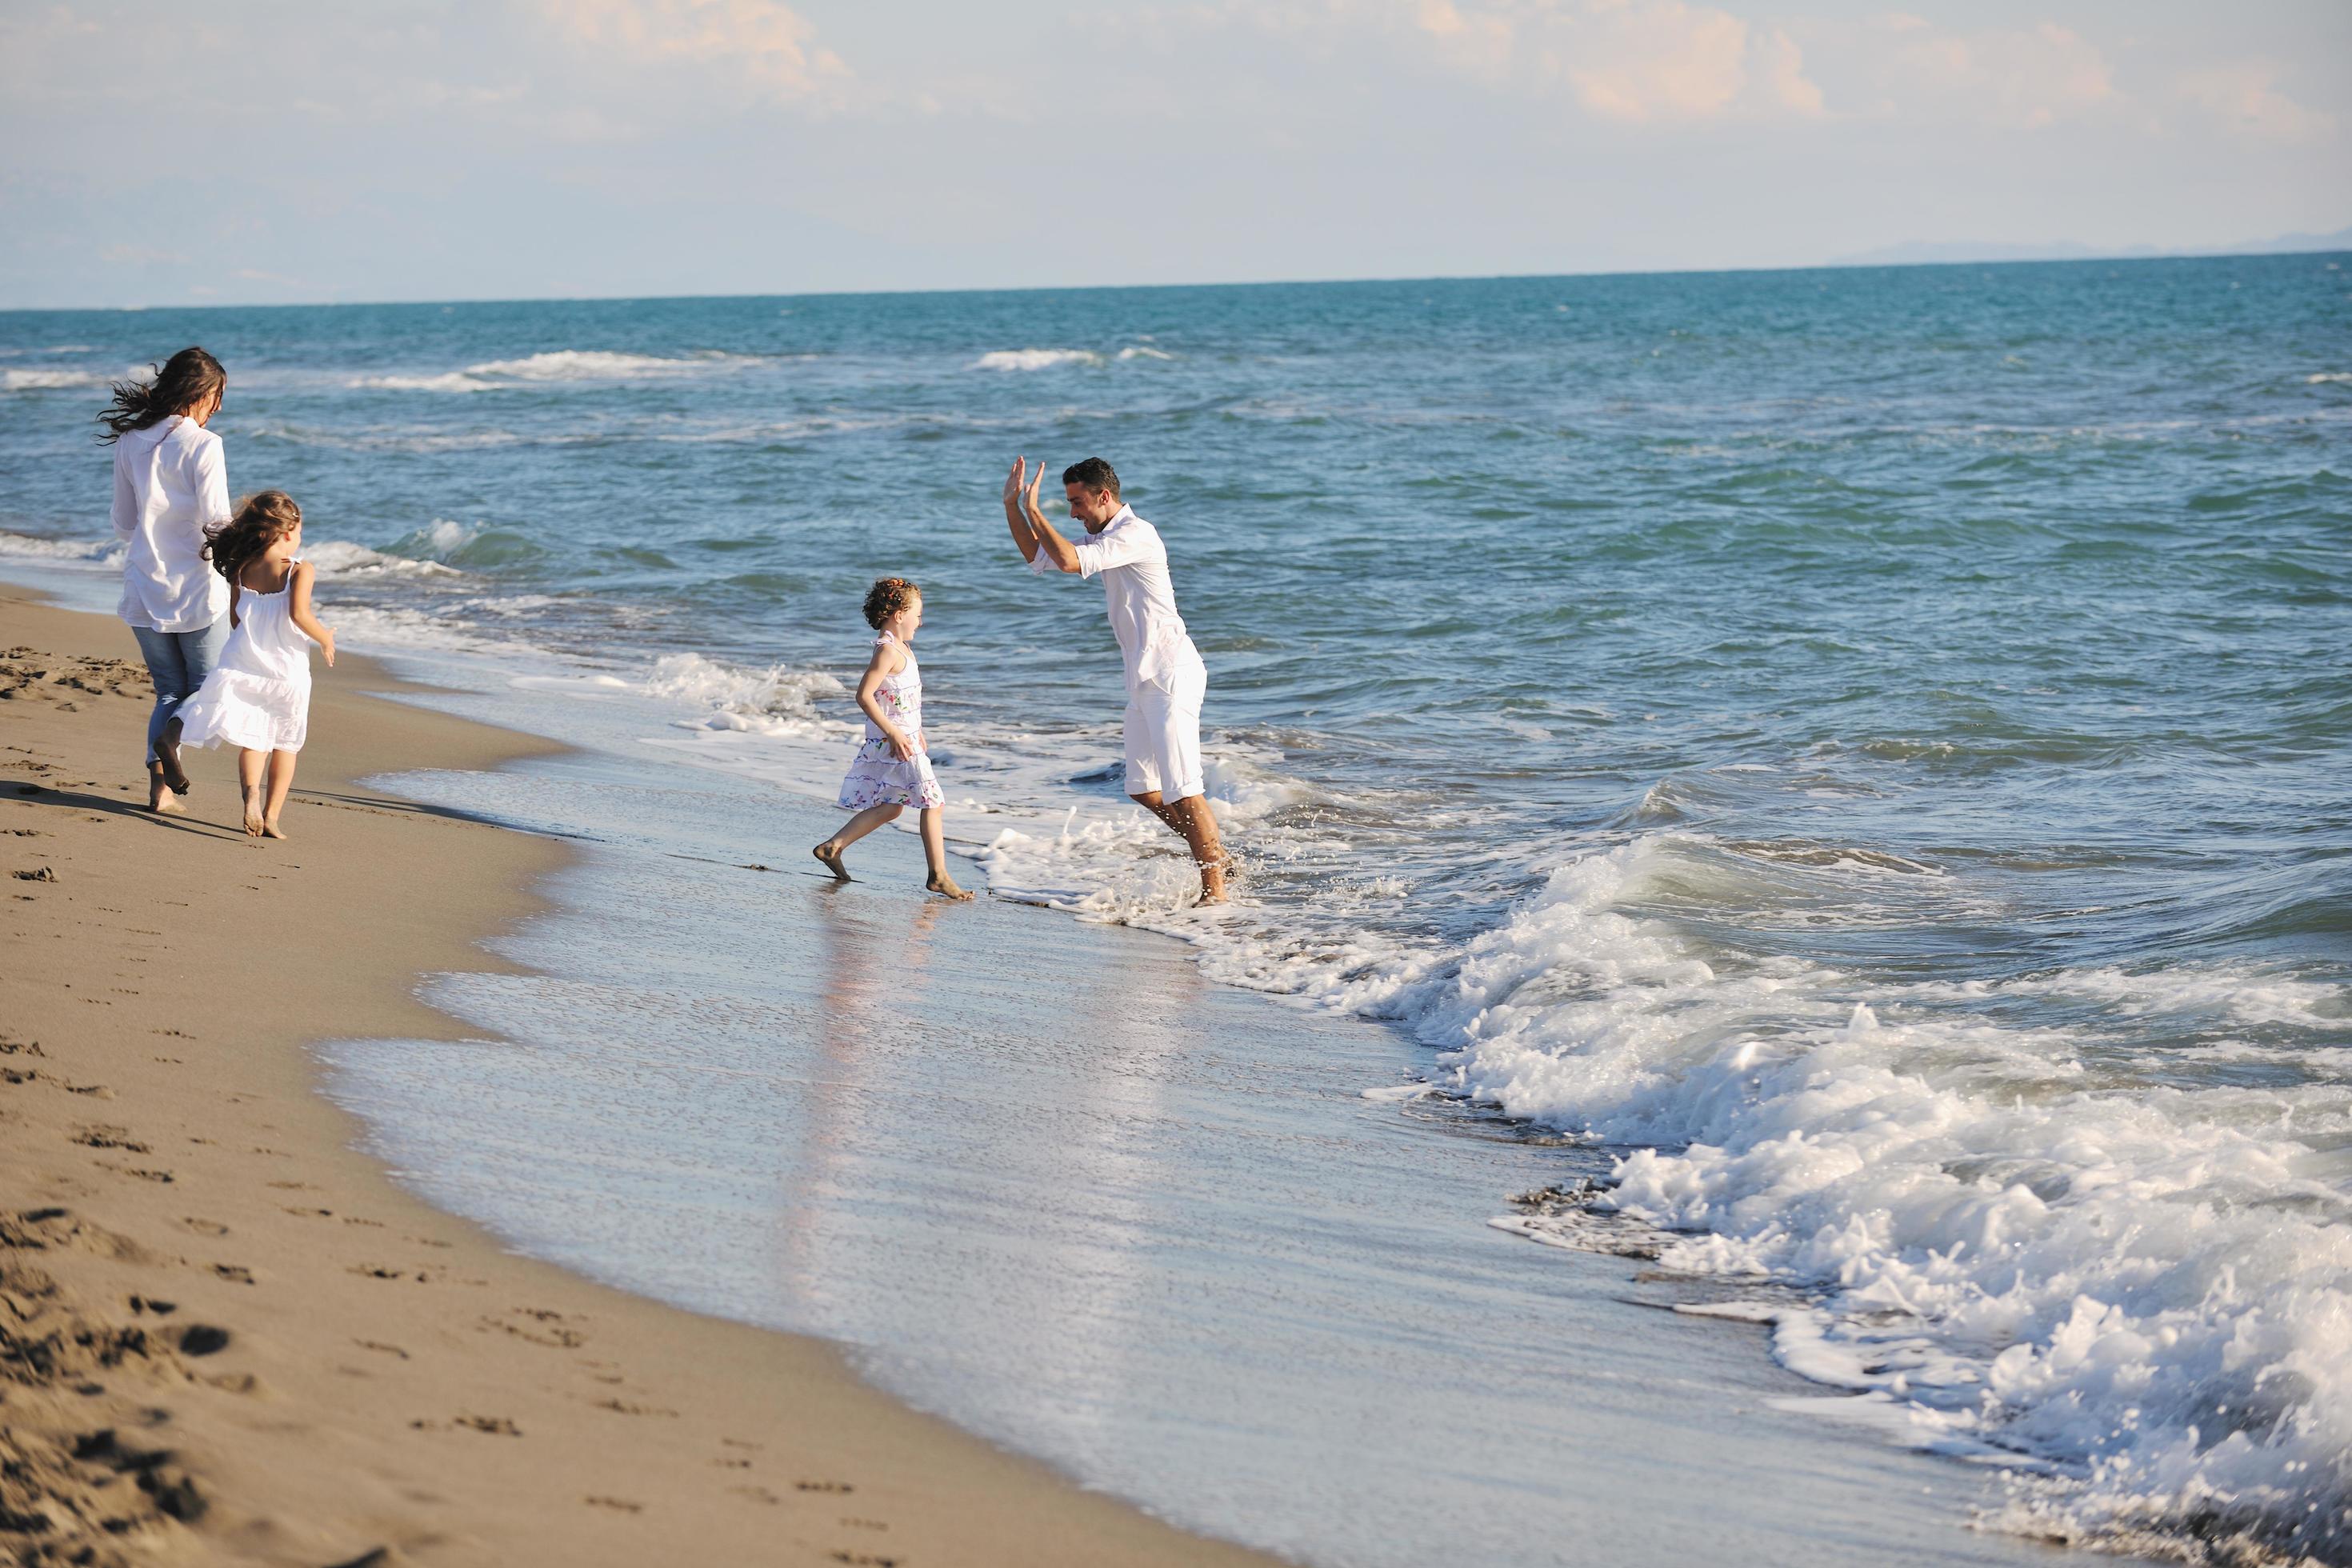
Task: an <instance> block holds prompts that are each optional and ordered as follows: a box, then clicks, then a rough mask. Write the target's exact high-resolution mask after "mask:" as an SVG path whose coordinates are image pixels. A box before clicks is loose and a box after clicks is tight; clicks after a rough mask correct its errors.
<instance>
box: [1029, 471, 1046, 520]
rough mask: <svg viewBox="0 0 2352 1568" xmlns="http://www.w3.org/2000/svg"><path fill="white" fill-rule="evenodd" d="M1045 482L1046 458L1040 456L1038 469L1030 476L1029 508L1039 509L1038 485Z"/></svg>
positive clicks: (1032, 509)
mask: <svg viewBox="0 0 2352 1568" xmlns="http://www.w3.org/2000/svg"><path fill="white" fill-rule="evenodd" d="M1044 483H1045V458H1038V459H1037V471H1036V472H1035V473H1034V474H1032V475H1030V476H1029V510H1031V511H1032V512H1034V511H1036V510H1038V506H1037V487H1038V486H1039V485H1042V484H1044Z"/></svg>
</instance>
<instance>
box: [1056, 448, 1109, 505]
mask: <svg viewBox="0 0 2352 1568" xmlns="http://www.w3.org/2000/svg"><path fill="white" fill-rule="evenodd" d="M1062 482H1063V483H1064V484H1066V485H1084V486H1085V487H1086V488H1087V489H1090V490H1108V491H1109V492H1110V499H1111V500H1118V473H1117V471H1116V470H1114V469H1113V468H1111V466H1110V465H1109V464H1108V463H1106V462H1104V461H1103V460H1102V459H1101V458H1087V459H1086V460H1085V461H1084V462H1079V463H1072V464H1071V465H1070V466H1069V467H1068V468H1064V469H1063V470H1062Z"/></svg>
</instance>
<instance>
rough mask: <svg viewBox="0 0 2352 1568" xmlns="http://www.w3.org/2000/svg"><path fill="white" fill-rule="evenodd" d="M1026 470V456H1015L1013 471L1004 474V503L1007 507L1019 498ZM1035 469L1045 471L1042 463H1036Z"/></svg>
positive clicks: (1027, 464)
mask: <svg viewBox="0 0 2352 1568" xmlns="http://www.w3.org/2000/svg"><path fill="white" fill-rule="evenodd" d="M1028 470H1029V459H1028V458H1013V471H1012V472H1011V473H1009V474H1007V475H1005V476H1004V504H1005V506H1006V507H1007V508H1010V507H1011V506H1012V505H1013V503H1014V502H1015V501H1017V500H1020V499H1021V481H1022V479H1024V478H1025V477H1027V474H1028ZM1037 471H1038V472H1039V473H1041V474H1042V473H1044V472H1045V464H1043V463H1040V464H1038V465H1037Z"/></svg>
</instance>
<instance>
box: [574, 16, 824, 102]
mask: <svg viewBox="0 0 2352 1568" xmlns="http://www.w3.org/2000/svg"><path fill="white" fill-rule="evenodd" d="M540 10H541V14H542V15H544V16H546V17H547V18H548V20H550V21H551V22H552V23H553V24H554V25H555V26H556V27H557V29H558V30H559V31H560V32H562V34H563V35H564V36H565V37H569V38H570V39H571V40H572V41H573V42H574V43H577V44H583V45H586V46H589V47H595V48H601V49H605V50H609V51H612V52H614V53H619V54H625V55H627V56H630V57H633V58H636V59H640V60H649V61H656V62H664V63H677V64H685V65H691V66H698V67H703V68H714V69H718V70H721V71H725V72H728V73H730V74H732V75H734V76H736V77H738V78H739V79H741V80H742V81H744V82H745V83H747V84H748V85H750V86H751V87H753V88H755V89H758V90H760V91H761V92H763V93H765V94H767V95H768V96H771V97H773V98H777V99H781V100H789V101H799V102H814V101H821V100H827V99H829V98H830V97H831V96H832V95H833V94H834V93H835V92H836V91H837V90H838V89H840V88H841V87H843V86H844V85H845V84H846V82H847V81H848V79H849V78H850V76H851V75H852V72H851V71H850V68H849V67H848V65H847V64H846V63H845V62H844V61H843V59H842V58H841V57H840V56H839V55H836V54H835V53H834V52H833V51H832V50H831V49H827V48H822V47H817V46H816V44H815V37H816V28H815V27H814V26H813V25H812V24H810V22H809V21H808V20H807V19H806V18H804V17H803V16H801V14H800V13H799V12H797V11H794V10H793V9H792V7H790V6H788V5H778V4H777V3H776V0H540Z"/></svg>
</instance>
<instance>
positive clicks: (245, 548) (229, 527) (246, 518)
mask: <svg viewBox="0 0 2352 1568" xmlns="http://www.w3.org/2000/svg"><path fill="white" fill-rule="evenodd" d="M301 526H302V509H301V508H300V507H299V506H296V505H295V504H294V498H293V497H292V496H289V495H288V494H287V493H286V492H285V491H284V490H262V491H260V492H258V493H257V494H255V495H251V496H247V498H246V501H245V504H244V505H243V506H241V507H239V508H237V509H236V516H235V517H232V518H230V519H229V520H228V521H226V522H225V523H222V524H221V525H220V526H219V527H218V528H216V529H214V530H213V531H211V533H210V534H209V535H208V537H207V538H206V539H205V559H206V560H208V561H210V562H211V563H213V570H214V571H215V572H217V573H219V574H221V575H222V576H224V577H226V578H227V579H228V580H229V581H230V582H232V583H234V582H236V577H237V574H238V573H240V572H242V571H244V570H245V568H246V565H247V563H249V562H252V561H254V560H256V559H257V558H258V557H259V556H260V555H261V552H263V551H265V550H268V548H269V547H270V546H271V545H273V544H275V543H277V542H278V541H279V540H281V539H283V538H285V537H286V536H287V535H288V534H289V533H291V532H293V531H295V530H296V529H298V528H299V527H301Z"/></svg>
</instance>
